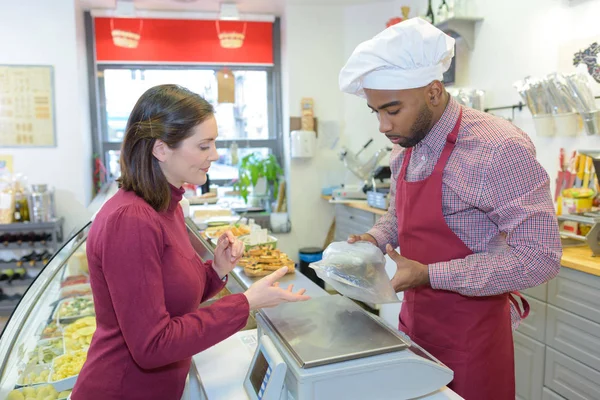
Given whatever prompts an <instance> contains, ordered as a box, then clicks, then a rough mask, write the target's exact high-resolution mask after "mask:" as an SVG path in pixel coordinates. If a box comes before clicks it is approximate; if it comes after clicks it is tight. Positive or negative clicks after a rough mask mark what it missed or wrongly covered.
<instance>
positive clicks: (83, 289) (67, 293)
mask: <svg viewBox="0 0 600 400" xmlns="http://www.w3.org/2000/svg"><path fill="white" fill-rule="evenodd" d="M91 294H92V287H91V286H90V284H89V283H81V284H78V285H68V286H65V287H63V288H62V289H60V295H59V296H60V298H61V299H66V298H69V297H81V296H90V295H91Z"/></svg>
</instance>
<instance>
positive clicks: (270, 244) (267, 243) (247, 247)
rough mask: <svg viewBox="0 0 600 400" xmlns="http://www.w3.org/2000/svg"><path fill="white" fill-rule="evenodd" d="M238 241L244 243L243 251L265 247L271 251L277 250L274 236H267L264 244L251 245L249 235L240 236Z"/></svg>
mask: <svg viewBox="0 0 600 400" xmlns="http://www.w3.org/2000/svg"><path fill="white" fill-rule="evenodd" d="M239 239H240V241H241V242H242V243H244V248H245V250H250V249H251V248H254V247H263V246H267V247H270V248H272V249H276V248H277V238H276V237H274V236H271V235H268V236H267V240H266V241H265V242H260V243H251V242H250V235H244V236H240V237H239Z"/></svg>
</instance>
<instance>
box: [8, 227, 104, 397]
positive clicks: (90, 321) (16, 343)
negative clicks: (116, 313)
mask: <svg viewBox="0 0 600 400" xmlns="http://www.w3.org/2000/svg"><path fill="white" fill-rule="evenodd" d="M90 225H91V223H88V224H87V225H86V226H85V227H84V228H83V229H81V230H80V231H78V232H76V233H75V234H74V235H73V236H72V237H71V238H70V239H69V240H67V241H66V242H65V244H64V245H63V247H62V248H61V249H60V250H59V251H58V252H57V253H56V254H55V255H54V256H53V258H52V259H51V260H50V262H49V263H48V265H47V266H46V267H45V268H44V270H43V271H42V272H41V273H40V274H39V275H38V277H37V278H36V279H35V281H34V282H33V283H32V284H31V286H30V287H29V289H28V290H27V292H25V294H24V296H23V298H22V299H21V301H20V303H19V304H18V305H17V307H16V308H15V310H14V312H13V314H12V316H11V318H10V319H9V321H8V322H7V324H6V326H5V328H4V330H3V332H2V336H1V337H0V366H1V367H0V400H5V399H9V400H12V399H27V398H34V399H36V398H37V399H40V398H42V399H66V398H67V396H68V395H69V392H70V389H72V388H73V386H74V384H75V380H76V379H77V374H78V373H79V370H80V369H81V366H82V365H83V362H84V361H85V357H86V354H87V348H88V347H89V343H90V340H91V337H92V335H93V333H94V331H95V328H96V320H95V312H94V304H93V300H92V296H91V288H90V285H89V279H88V269H87V258H86V254H85V241H86V239H87V235H88V231H89V227H90ZM17 392H19V393H17Z"/></svg>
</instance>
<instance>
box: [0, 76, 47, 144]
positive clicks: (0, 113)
mask: <svg viewBox="0 0 600 400" xmlns="http://www.w3.org/2000/svg"><path fill="white" fill-rule="evenodd" d="M0 146H1V147H55V146H56V129H55V111H54V68H53V67H52V66H45V65H0Z"/></svg>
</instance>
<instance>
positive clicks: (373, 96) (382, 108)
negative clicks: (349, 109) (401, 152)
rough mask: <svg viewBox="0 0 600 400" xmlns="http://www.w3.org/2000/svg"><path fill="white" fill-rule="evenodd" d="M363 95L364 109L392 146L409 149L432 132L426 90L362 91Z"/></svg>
mask: <svg viewBox="0 0 600 400" xmlns="http://www.w3.org/2000/svg"><path fill="white" fill-rule="evenodd" d="M365 94H366V96H367V105H368V106H369V108H370V109H371V110H372V112H374V113H376V114H377V119H378V120H379V131H380V132H381V133H384V134H385V136H387V137H388V139H390V141H391V142H392V143H394V144H398V145H400V146H402V147H413V146H414V145H416V144H417V143H419V142H420V141H421V140H423V138H424V137H425V136H426V135H427V133H428V132H429V130H430V129H431V128H432V121H433V112H432V110H431V108H430V107H431V106H430V104H429V103H428V102H427V101H426V94H427V88H417V89H407V90H378V89H365Z"/></svg>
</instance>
